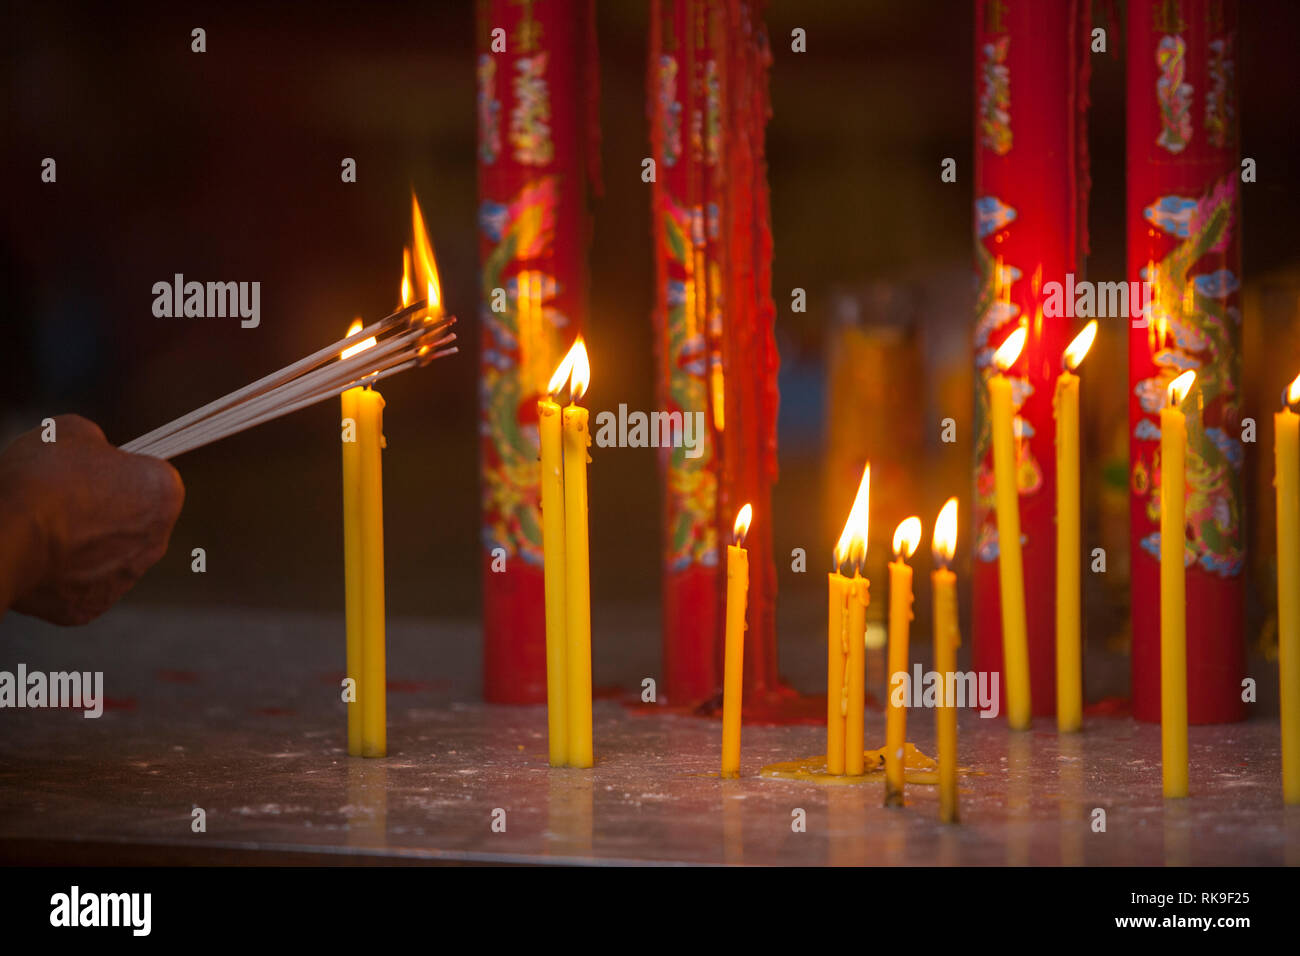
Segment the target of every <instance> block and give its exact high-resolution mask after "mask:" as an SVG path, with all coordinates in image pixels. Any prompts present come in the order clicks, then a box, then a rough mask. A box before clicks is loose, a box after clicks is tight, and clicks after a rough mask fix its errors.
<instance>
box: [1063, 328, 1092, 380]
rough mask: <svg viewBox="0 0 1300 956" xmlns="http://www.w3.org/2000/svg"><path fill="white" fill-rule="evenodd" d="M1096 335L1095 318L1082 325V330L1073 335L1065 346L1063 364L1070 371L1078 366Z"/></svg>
mask: <svg viewBox="0 0 1300 956" xmlns="http://www.w3.org/2000/svg"><path fill="white" fill-rule="evenodd" d="M1096 337H1097V320H1096V319H1093V320H1092V321H1091V322H1089V323H1088V324H1087V325H1085V326H1084V327H1083V330H1082V331H1081V332H1080V333H1079V334H1078V335H1076V336H1075V337H1074V341H1073V342H1071V343H1070V344H1069V345H1067V346H1066V347H1065V358H1064V361H1065V366H1066V368H1068V369H1069V370H1070V371H1071V372H1073V371H1074V370H1075V369H1076V368H1078V367H1079V363H1080V362H1082V361H1083V357H1084V356H1085V355H1087V354H1088V349H1090V348H1092V342H1093V340H1094V339H1095V338H1096Z"/></svg>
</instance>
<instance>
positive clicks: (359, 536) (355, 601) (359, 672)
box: [339, 280, 405, 757]
mask: <svg viewBox="0 0 1300 956" xmlns="http://www.w3.org/2000/svg"><path fill="white" fill-rule="evenodd" d="M403 281H405V280H403ZM362 325H363V323H362V321H361V320H360V319H356V320H354V321H353V322H352V324H351V325H350V326H348V332H347V334H348V335H355V334H356V333H357V332H360V331H361V328H362ZM374 345H375V339H374V337H373V336H372V337H370V338H367V339H363V340H362V341H360V342H357V343H356V344H355V345H351V346H349V347H348V348H346V349H344V350H343V351H342V352H341V353H339V358H340V359H347V358H351V357H352V356H354V355H356V354H357V353H358V352H364V351H365V350H366V349H368V348H372V347H373V346H374ZM365 391H366V390H365V389H364V388H362V387H360V386H358V387H357V388H350V389H348V390H347V391H346V392H344V393H343V394H342V395H341V396H340V404H341V407H342V411H343V421H342V438H343V597H344V618H345V620H346V627H347V657H346V669H347V677H348V679H349V680H351V681H352V700H350V701H349V702H348V705H347V711H348V755H349V756H352V757H360V756H363V755H365V750H366V748H365V737H364V732H363V730H362V727H363V724H364V716H363V706H362V698H363V696H364V691H365V661H364V659H363V648H364V646H365V643H366V642H365V633H366V627H367V619H368V618H367V615H366V588H365V568H366V562H365V556H364V555H363V552H362V542H363V540H364V538H365V535H364V533H363V528H364V519H363V515H362V512H363V508H362V498H363V493H362V477H361V473H362V468H361V459H362V448H363V447H364V446H366V445H368V444H369V443H370V435H369V433H368V432H365V431H364V429H365V425H364V423H363V421H362V416H361V402H362V395H364V394H365ZM380 560H381V562H382V553H381V559H380ZM381 587H382V581H381Z"/></svg>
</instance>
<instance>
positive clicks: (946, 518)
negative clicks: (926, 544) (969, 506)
mask: <svg viewBox="0 0 1300 956" xmlns="http://www.w3.org/2000/svg"><path fill="white" fill-rule="evenodd" d="M931 550H932V551H933V552H934V563H935V564H937V565H939V566H940V567H944V568H946V567H947V566H948V564H949V563H950V562H951V561H952V556H953V555H954V554H956V553H957V499H956V498H949V499H948V501H947V503H946V504H945V505H944V506H943V510H941V511H940V512H939V517H938V518H936V519H935V521H934V539H933V543H932V544H931Z"/></svg>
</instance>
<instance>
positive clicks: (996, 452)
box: [989, 325, 1031, 730]
mask: <svg viewBox="0 0 1300 956" xmlns="http://www.w3.org/2000/svg"><path fill="white" fill-rule="evenodd" d="M1026 334H1027V333H1026V330H1025V327H1024V326H1023V325H1022V326H1021V327H1020V328H1018V329H1016V331H1014V332H1012V333H1011V334H1010V335H1009V336H1007V339H1006V341H1005V342H1003V343H1002V345H1001V346H999V348H998V350H997V352H996V353H995V354H994V356H993V361H994V363H995V364H996V365H997V367H998V368H999V369H1000V370H1001V371H1002V372H1003V373H1005V372H1006V371H1007V370H1008V369H1010V368H1011V366H1013V365H1014V364H1015V363H1016V359H1018V358H1019V357H1020V351H1021V349H1023V348H1024V345H1025V336H1026ZM989 405H990V411H991V417H992V430H993V479H994V490H995V492H996V501H997V512H998V514H997V519H998V584H999V586H1000V591H1001V597H1002V602H1001V603H1002V673H1003V678H1004V680H1005V682H1006V689H1007V724H1008V725H1009V726H1011V727H1012V728H1013V729H1015V730H1027V729H1028V728H1029V724H1030V720H1031V711H1030V702H1029V632H1028V630H1027V628H1026V624H1025V572H1024V565H1023V563H1022V562H1023V559H1022V556H1021V553H1020V493H1019V491H1018V490H1017V484H1016V473H1017V469H1018V467H1019V463H1018V460H1017V456H1016V436H1015V409H1014V402H1013V401H1012V394H1011V380H1010V379H1009V378H1008V377H1007V376H1006V375H1005V374H1000V375H994V376H993V377H992V378H990V379H989Z"/></svg>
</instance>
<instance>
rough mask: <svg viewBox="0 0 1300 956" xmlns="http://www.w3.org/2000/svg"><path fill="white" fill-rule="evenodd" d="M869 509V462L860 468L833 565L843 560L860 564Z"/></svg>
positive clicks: (865, 543) (863, 550)
mask: <svg viewBox="0 0 1300 956" xmlns="http://www.w3.org/2000/svg"><path fill="white" fill-rule="evenodd" d="M870 510H871V462H867V464H866V465H865V466H864V467H863V469H862V481H861V482H859V483H858V493H857V496H856V497H855V498H854V499H853V507H852V508H850V509H849V517H848V520H847V521H845V522H844V530H843V531H842V532H840V540H839V541H837V542H836V543H835V567H836V569H837V570H838V569H839V566H840V565H841V564H843V563H844V562H845V561H853V562H854V563H856V564H860V563H861V562H862V561H864V560H865V559H866V557H867V524H868V513H869V511H870Z"/></svg>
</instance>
